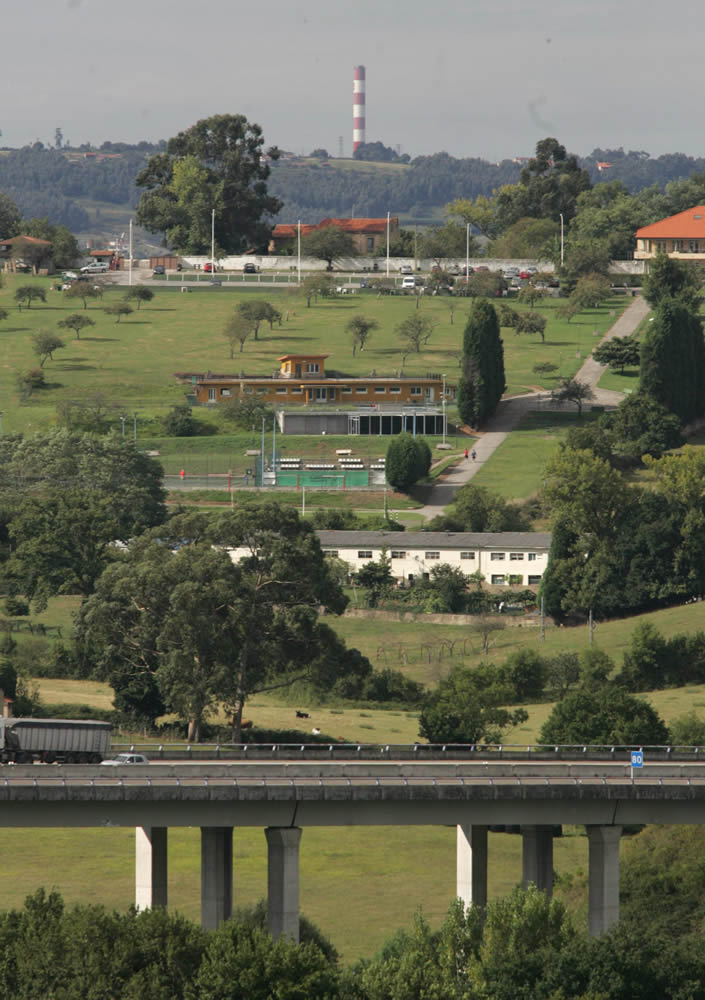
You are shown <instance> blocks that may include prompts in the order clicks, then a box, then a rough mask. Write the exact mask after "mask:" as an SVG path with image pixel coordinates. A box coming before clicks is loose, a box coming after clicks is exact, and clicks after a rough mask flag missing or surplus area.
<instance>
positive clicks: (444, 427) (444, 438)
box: [441, 375, 447, 448]
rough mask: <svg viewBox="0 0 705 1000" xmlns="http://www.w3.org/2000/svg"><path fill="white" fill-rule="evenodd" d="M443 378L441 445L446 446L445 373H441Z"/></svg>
mask: <svg viewBox="0 0 705 1000" xmlns="http://www.w3.org/2000/svg"><path fill="white" fill-rule="evenodd" d="M441 378H442V379H443V447H444V448H445V446H446V378H447V376H446V375H442V376H441Z"/></svg>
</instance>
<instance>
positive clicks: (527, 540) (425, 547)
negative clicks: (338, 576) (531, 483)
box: [317, 531, 551, 587]
mask: <svg viewBox="0 0 705 1000" xmlns="http://www.w3.org/2000/svg"><path fill="white" fill-rule="evenodd" d="M317 535H318V538H319V540H320V543H321V548H322V549H323V551H324V552H326V553H327V554H328V555H330V556H331V557H333V556H336V557H337V558H339V559H342V560H343V561H344V562H346V563H347V564H348V566H349V567H350V571H351V572H352V573H356V572H357V571H358V570H359V569H361V567H362V566H364V565H365V563H368V562H370V560H375V561H376V560H378V559H379V557H380V555H381V554H382V551H385V552H386V555H387V556H388V557H389V558H390V559H391V563H392V573H393V575H394V576H395V578H396V579H397V580H399V581H402V580H403V581H406V582H413V581H414V580H417V579H424V578H426V577H428V576H429V575H430V573H431V570H432V569H433V567H434V566H440V565H443V564H445V565H448V566H454V567H457V568H458V569H460V570H462V571H463V573H465V574H467V576H470V575H471V574H472V573H475V572H476V571H477V570H479V571H480V573H482V575H483V577H484V578H485V582H486V583H488V584H491V585H493V586H505V585H506V586H517V587H518V586H525V587H528V586H536V585H537V584H539V583H540V582H541V577H542V576H543V574H544V572H545V571H546V567H547V565H548V550H549V547H550V545H551V535H550V532H544V531H536V532H531V531H497V532H490V531H486V532H470V531H462V532H458V531H318V532H317Z"/></svg>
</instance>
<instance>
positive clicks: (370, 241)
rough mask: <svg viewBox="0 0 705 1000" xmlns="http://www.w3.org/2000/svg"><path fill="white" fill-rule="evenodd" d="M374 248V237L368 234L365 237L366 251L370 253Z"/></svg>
mask: <svg viewBox="0 0 705 1000" xmlns="http://www.w3.org/2000/svg"><path fill="white" fill-rule="evenodd" d="M374 248H375V238H374V236H368V237H367V249H368V251H369V252H370V253H372V251H373V250H374Z"/></svg>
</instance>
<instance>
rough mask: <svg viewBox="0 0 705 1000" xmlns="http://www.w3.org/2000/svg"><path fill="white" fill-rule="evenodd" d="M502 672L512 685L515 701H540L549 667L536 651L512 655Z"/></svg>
mask: <svg viewBox="0 0 705 1000" xmlns="http://www.w3.org/2000/svg"><path fill="white" fill-rule="evenodd" d="M502 672H503V674H504V675H505V676H506V678H507V681H508V682H509V683H510V684H511V685H512V687H513V689H514V694H515V697H516V699H517V701H523V702H532V701H533V702H535V701H541V699H542V698H543V693H544V688H545V687H546V682H547V680H548V672H549V666H548V663H547V662H546V660H545V659H544V658H543V657H542V656H541V655H540V654H539V653H537V652H536V650H534V649H528V648H527V649H520V650H517V652H515V653H512V654H511V655H510V656H508V657H507V659H506V660H505V661H504V664H503V665H502Z"/></svg>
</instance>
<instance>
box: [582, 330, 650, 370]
mask: <svg viewBox="0 0 705 1000" xmlns="http://www.w3.org/2000/svg"><path fill="white" fill-rule="evenodd" d="M592 356H593V358H594V359H595V361H598V362H599V363H600V364H601V365H607V366H608V367H609V368H615V369H617V371H618V372H619V374H620V375H623V374H624V369H625V368H633V367H634V366H636V365H638V364H639V360H640V357H641V348H640V346H639V341H638V340H635V339H634V337H613V338H612V339H611V340H606V341H605V342H604V343H603V344H600V345H599V346H598V347H596V348H595V350H594V351H593V352H592Z"/></svg>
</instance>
